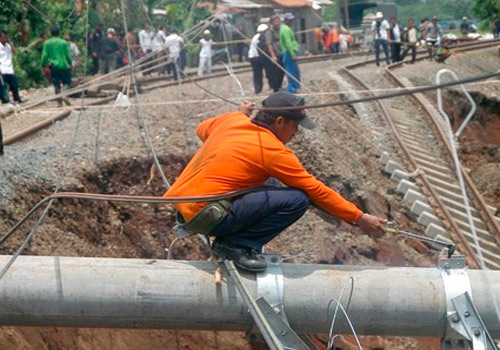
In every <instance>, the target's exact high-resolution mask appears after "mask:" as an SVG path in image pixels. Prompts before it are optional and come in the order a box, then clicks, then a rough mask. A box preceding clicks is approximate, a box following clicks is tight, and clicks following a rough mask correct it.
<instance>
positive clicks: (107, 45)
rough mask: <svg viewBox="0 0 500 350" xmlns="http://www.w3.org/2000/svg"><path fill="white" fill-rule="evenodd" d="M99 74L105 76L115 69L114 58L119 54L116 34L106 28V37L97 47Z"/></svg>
mask: <svg viewBox="0 0 500 350" xmlns="http://www.w3.org/2000/svg"><path fill="white" fill-rule="evenodd" d="M99 49H100V51H99V74H106V73H109V72H112V71H114V70H115V69H116V57H117V56H118V54H119V53H120V44H119V43H118V40H116V32H115V30H114V29H113V28H108V30H107V31H106V37H105V38H103V39H102V40H101V45H100V47H99Z"/></svg>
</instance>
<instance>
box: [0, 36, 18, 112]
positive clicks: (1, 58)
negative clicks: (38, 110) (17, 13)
mask: <svg viewBox="0 0 500 350" xmlns="http://www.w3.org/2000/svg"><path fill="white" fill-rule="evenodd" d="M15 54H16V47H15V46H14V44H13V43H12V41H11V40H10V38H9V35H8V34H7V32H6V31H5V30H2V31H1V32H0V76H1V77H2V79H3V83H4V89H5V92H4V95H5V97H6V99H7V100H9V96H8V94H7V85H9V88H10V92H11V93H12V98H13V99H14V101H16V102H18V103H21V102H23V101H22V100H21V96H19V83H18V81H17V76H16V73H15V72H14V65H13V63H12V60H13V58H14V55H15ZM0 90H1V87H0ZM0 94H2V91H0Z"/></svg>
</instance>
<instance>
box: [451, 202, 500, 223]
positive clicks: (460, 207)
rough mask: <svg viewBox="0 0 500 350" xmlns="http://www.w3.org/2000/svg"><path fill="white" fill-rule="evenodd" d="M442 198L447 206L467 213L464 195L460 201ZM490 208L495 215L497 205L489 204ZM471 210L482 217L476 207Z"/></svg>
mask: <svg viewBox="0 0 500 350" xmlns="http://www.w3.org/2000/svg"><path fill="white" fill-rule="evenodd" d="M441 200H442V201H443V203H444V204H446V206H447V207H450V208H453V209H456V210H459V211H461V212H463V213H465V205H464V201H463V198H462V197H461V200H460V201H456V200H452V199H449V198H441ZM488 210H489V211H490V212H491V213H492V215H495V212H496V208H495V207H491V206H488ZM471 212H472V214H473V215H475V216H477V217H480V214H479V212H478V211H477V210H476V208H474V207H471ZM499 219H500V218H499ZM499 221H500V220H499Z"/></svg>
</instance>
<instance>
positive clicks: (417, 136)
mask: <svg viewBox="0 0 500 350" xmlns="http://www.w3.org/2000/svg"><path fill="white" fill-rule="evenodd" d="M419 129H420V130H417V127H413V129H411V130H403V129H401V130H399V133H400V134H402V135H403V136H404V137H405V140H406V139H410V140H412V141H416V142H424V143H423V144H424V145H428V144H429V143H431V142H432V143H434V137H433V136H432V135H430V134H428V133H426V132H425V130H423V129H422V128H419Z"/></svg>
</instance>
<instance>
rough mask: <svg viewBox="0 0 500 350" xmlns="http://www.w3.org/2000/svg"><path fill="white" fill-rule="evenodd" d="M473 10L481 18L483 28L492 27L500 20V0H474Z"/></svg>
mask: <svg viewBox="0 0 500 350" xmlns="http://www.w3.org/2000/svg"><path fill="white" fill-rule="evenodd" d="M472 9H473V11H474V13H475V14H476V16H477V17H478V18H479V19H480V20H481V25H480V27H481V29H486V30H488V29H491V27H492V25H493V24H494V22H495V21H498V20H500V0H474V6H473V8H472Z"/></svg>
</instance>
